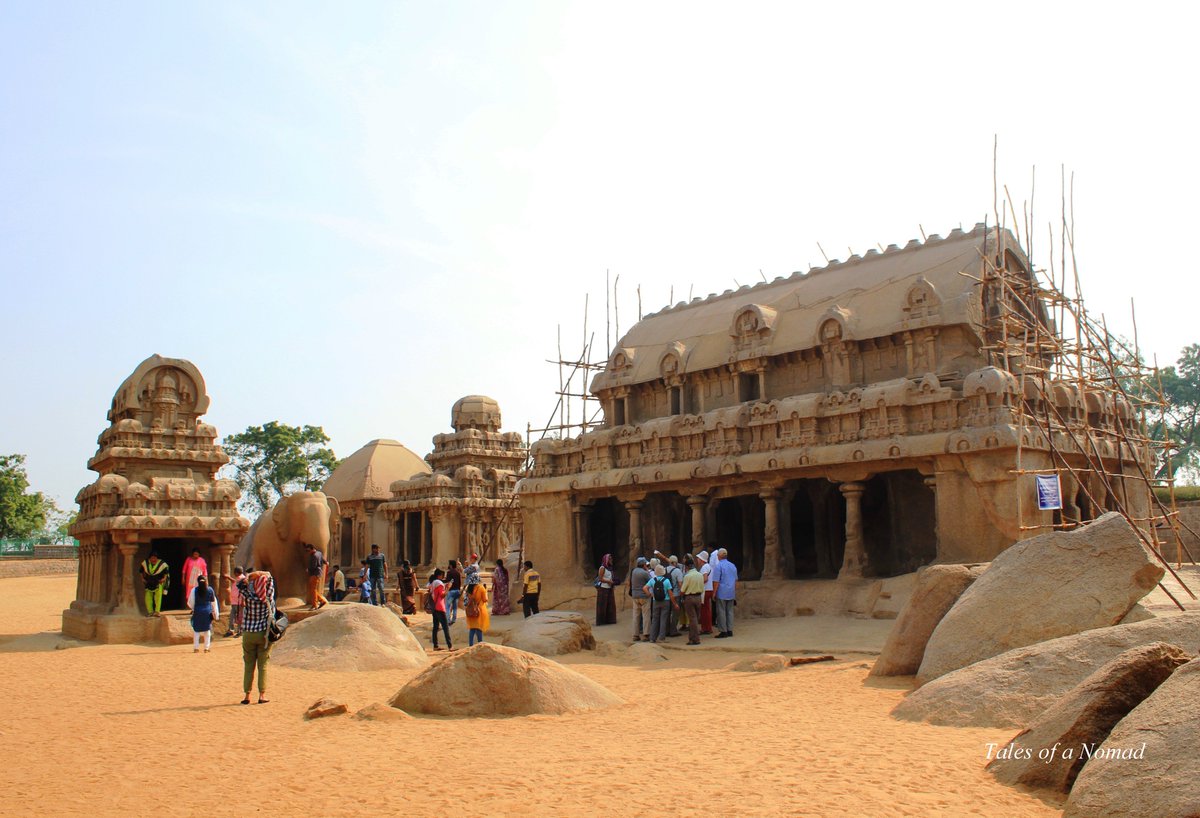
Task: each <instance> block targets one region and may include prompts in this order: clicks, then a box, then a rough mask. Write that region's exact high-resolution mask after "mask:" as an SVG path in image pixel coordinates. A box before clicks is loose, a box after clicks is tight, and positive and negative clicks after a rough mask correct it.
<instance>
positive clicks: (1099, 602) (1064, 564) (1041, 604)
mask: <svg viewBox="0 0 1200 818" xmlns="http://www.w3.org/2000/svg"><path fill="white" fill-rule="evenodd" d="M1162 575H1163V569H1162V567H1161V566H1160V565H1158V564H1157V562H1156V561H1155V558H1154V556H1153V554H1151V553H1150V552H1149V551H1148V550H1147V549H1146V547H1145V546H1144V545H1143V544H1142V541H1141V540H1140V539H1139V538H1138V536H1137V534H1135V533H1134V531H1133V527H1132V526H1131V525H1130V524H1129V522H1128V521H1127V520H1126V519H1125V518H1124V517H1122V516H1121V515H1120V514H1117V513H1115V512H1110V513H1108V514H1105V515H1104V516H1103V517H1100V518H1099V519H1098V520H1096V521H1095V522H1091V523H1088V524H1087V525H1085V526H1083V527H1082V528H1077V529H1075V530H1074V531H1067V532H1061V531H1053V532H1050V533H1048V534H1042V535H1041V536H1038V537H1034V538H1033V539H1029V540H1023V541H1022V542H1019V543H1016V544H1015V545H1013V546H1011V547H1009V548H1008V549H1007V550H1005V551H1004V552H1002V553H1001V554H1000V555H999V556H998V557H996V559H994V560H992V562H991V565H990V566H989V567H988V569H987V570H986V571H984V572H983V574H981V575H980V577H979V579H977V580H975V582H974V583H972V584H971V587H969V588H967V590H966V591H964V592H963V595H962V596H961V597H959V599H958V602H956V603H955V604H954V607H952V608H951V609H950V610H949V611H948V612H947V613H946V615H945V616H944V617H943V618H942V621H941V622H939V623H938V626H937V627H936V628H935V629H934V631H933V635H932V636H930V637H929V642H928V644H927V645H926V646H925V656H924V658H923V659H922V660H921V667H920V670H918V671H917V681H919V682H921V683H925V682H928V681H930V680H932V679H936V678H938V677H939V676H943V675H945V674H947V673H949V672H950V671H952V670H958V669H959V668H962V667H966V666H967V665H970V664H973V663H975V662H979V661H981V660H983V659H987V658H990V657H992V656H996V655H998V654H1001V653H1004V652H1005V651H1007V650H1012V649H1014V648H1020V647H1024V646H1026V645H1032V644H1035V643H1037V642H1043V641H1045V640H1047V639H1054V638H1056V637H1059V636H1066V635H1068V634H1072V633H1079V632H1080V631H1085V630H1089V629H1091V628H1102V627H1105V626H1106V625H1115V624H1116V623H1118V622H1120V621H1121V619H1122V618H1123V617H1124V616H1125V615H1126V614H1127V613H1129V610H1130V608H1132V607H1133V606H1134V604H1135V603H1136V602H1137V601H1138V600H1139V599H1141V598H1142V597H1143V596H1145V595H1146V594H1147V593H1148V592H1149V591H1150V590H1151V589H1152V588H1153V587H1154V586H1155V585H1156V584H1157V583H1158V581H1159V579H1161V578H1162Z"/></svg>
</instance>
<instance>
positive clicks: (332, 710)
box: [304, 696, 349, 719]
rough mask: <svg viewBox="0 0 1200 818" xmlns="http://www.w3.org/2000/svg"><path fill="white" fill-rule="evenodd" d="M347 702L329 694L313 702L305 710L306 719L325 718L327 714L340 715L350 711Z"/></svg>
mask: <svg viewBox="0 0 1200 818" xmlns="http://www.w3.org/2000/svg"><path fill="white" fill-rule="evenodd" d="M348 710H349V708H348V707H346V703H345V702H339V701H337V700H336V699H331V698H329V697H328V696H326V697H324V698H321V699H318V700H317V701H315V702H313V703H312V704H311V705H310V706H309V708H308V709H307V710H305V711H304V718H306V719H323V718H325V717H326V716H340V715H342V714H343V713H346V712H348Z"/></svg>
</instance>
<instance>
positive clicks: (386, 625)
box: [271, 605, 429, 670]
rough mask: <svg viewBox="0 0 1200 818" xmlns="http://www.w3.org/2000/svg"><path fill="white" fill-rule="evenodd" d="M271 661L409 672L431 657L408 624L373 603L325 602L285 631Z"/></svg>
mask: <svg viewBox="0 0 1200 818" xmlns="http://www.w3.org/2000/svg"><path fill="white" fill-rule="evenodd" d="M271 661H272V662H274V663H275V664H279V665H283V666H284V667H294V668H301V669H303V670H409V669H412V668H420V667H425V666H426V665H428V664H429V656H428V655H427V654H426V653H425V649H424V648H423V647H421V643H420V642H418V641H417V637H415V636H413V635H412V632H411V631H410V630H409V629H408V626H407V625H405V624H404V623H403V622H401V621H400V619H399V618H398V617H396V615H395V614H393V613H392V612H391V611H389V610H388V609H387V608H383V607H379V606H376V605H326V606H325V607H324V608H322V609H321V611H319V612H318V613H317V614H315V615H313V616H310V617H308V618H307V619H302V620H300V621H299V622H297V623H295V624H294V625H292V626H291V627H289V628H288V629H287V632H286V633H285V634H284V636H283V638H282V639H280V640H279V642H277V643H276V645H275V647H273V648H272V649H271Z"/></svg>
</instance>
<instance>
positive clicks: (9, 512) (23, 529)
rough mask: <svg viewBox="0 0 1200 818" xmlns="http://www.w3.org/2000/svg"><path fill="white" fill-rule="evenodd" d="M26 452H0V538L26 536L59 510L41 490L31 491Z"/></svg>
mask: <svg viewBox="0 0 1200 818" xmlns="http://www.w3.org/2000/svg"><path fill="white" fill-rule="evenodd" d="M28 489H29V476H28V475H27V474H26V473H25V455H23V454H6V455H0V538H12V539H24V538H26V537H31V536H33V535H34V534H36V533H38V532H39V531H41V530H42V529H43V528H44V527H45V525H46V518H47V516H48V514H50V513H51V512H53V511H55V510H57V507H56V506H55V505H54V502H53V501H52V500H49V499H47V498H46V497H45V496H44V495H43V494H42V493H41V492H40V491H35V492H32V493H31V492H29V491H28Z"/></svg>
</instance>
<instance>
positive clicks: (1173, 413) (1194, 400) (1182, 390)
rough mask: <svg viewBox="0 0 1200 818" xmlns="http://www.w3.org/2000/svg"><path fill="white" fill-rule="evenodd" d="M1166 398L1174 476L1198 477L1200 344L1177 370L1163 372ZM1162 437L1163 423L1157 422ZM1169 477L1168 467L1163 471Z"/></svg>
mask: <svg viewBox="0 0 1200 818" xmlns="http://www.w3.org/2000/svg"><path fill="white" fill-rule="evenodd" d="M1162 385H1163V398H1164V399H1165V400H1166V403H1167V410H1166V418H1165V419H1166V427H1167V431H1168V432H1169V434H1170V435H1171V443H1172V444H1173V445H1174V447H1175V451H1174V452H1173V453H1172V455H1171V471H1172V474H1171V475H1170V476H1175V475H1176V474H1178V473H1179V471H1180V470H1181V469H1182V470H1184V471H1185V472H1190V473H1192V474H1194V473H1195V472H1196V470H1197V468H1198V467H1200V344H1192V345H1191V346H1187V347H1184V349H1183V352H1181V353H1180V354H1179V360H1178V361H1176V362H1175V366H1168V367H1166V368H1164V369H1163V370H1162ZM1153 423H1154V426H1155V427H1156V430H1155V431H1156V432H1157V435H1156V436H1159V437H1161V434H1162V430H1161V420H1160V419H1159V418H1154V419H1153ZM1160 476H1167V475H1166V464H1165V463H1164V464H1163V467H1162V469H1161V470H1160Z"/></svg>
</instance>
